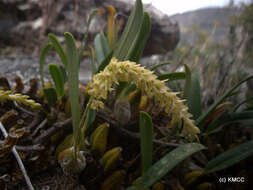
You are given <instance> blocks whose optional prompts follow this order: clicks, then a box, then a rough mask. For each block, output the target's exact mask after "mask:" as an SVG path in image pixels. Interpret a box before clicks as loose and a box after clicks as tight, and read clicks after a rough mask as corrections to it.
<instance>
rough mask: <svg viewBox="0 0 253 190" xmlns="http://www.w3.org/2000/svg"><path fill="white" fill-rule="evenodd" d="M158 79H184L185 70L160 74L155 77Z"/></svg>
mask: <svg viewBox="0 0 253 190" xmlns="http://www.w3.org/2000/svg"><path fill="white" fill-rule="evenodd" d="M157 78H158V79H159V80H169V81H173V80H183V79H185V72H175V73H167V74H161V75H159V76H158V77H157Z"/></svg>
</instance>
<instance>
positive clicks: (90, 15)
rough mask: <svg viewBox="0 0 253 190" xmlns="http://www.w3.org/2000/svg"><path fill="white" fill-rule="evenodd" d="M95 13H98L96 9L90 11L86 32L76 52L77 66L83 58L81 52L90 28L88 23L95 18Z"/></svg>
mask: <svg viewBox="0 0 253 190" xmlns="http://www.w3.org/2000/svg"><path fill="white" fill-rule="evenodd" d="M97 12H98V9H93V10H92V11H91V13H90V14H89V18H88V23H87V27H86V31H85V33H84V38H83V40H82V43H81V47H80V49H79V51H78V58H79V59H78V62H79V64H80V63H81V59H82V56H83V50H84V48H85V45H86V43H87V39H88V34H89V28H90V23H91V21H92V19H93V18H94V17H95V16H96V14H97Z"/></svg>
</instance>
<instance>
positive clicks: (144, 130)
mask: <svg viewBox="0 0 253 190" xmlns="http://www.w3.org/2000/svg"><path fill="white" fill-rule="evenodd" d="M139 126H140V134H141V160H142V171H143V172H142V173H145V172H146V171H147V170H148V169H149V168H150V167H151V166H152V153H153V138H154V131H153V124H152V119H151V117H150V116H149V115H148V114H147V113H145V112H140V121H139Z"/></svg>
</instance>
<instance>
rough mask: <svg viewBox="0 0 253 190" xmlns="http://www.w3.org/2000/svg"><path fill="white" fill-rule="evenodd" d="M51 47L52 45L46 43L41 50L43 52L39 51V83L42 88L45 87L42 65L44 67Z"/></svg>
mask: <svg viewBox="0 0 253 190" xmlns="http://www.w3.org/2000/svg"><path fill="white" fill-rule="evenodd" d="M51 47H52V44H50V43H48V44H47V45H46V46H45V47H44V48H43V50H42V51H41V54H40V81H41V85H42V87H44V86H45V82H44V71H43V68H44V65H45V60H46V56H47V55H48V53H49V51H50V49H51Z"/></svg>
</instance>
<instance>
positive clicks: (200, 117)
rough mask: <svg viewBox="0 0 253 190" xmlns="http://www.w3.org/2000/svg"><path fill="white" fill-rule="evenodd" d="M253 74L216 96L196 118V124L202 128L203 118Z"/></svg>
mask: <svg viewBox="0 0 253 190" xmlns="http://www.w3.org/2000/svg"><path fill="white" fill-rule="evenodd" d="M251 78H253V76H250V77H247V78H246V79H244V80H242V81H240V82H239V83H238V84H236V85H234V86H233V87H232V88H231V89H229V90H228V91H227V92H226V93H225V94H224V95H223V96H221V97H220V98H218V100H216V101H215V102H214V103H213V104H212V105H211V106H210V107H209V108H208V110H207V111H205V112H203V113H202V114H201V115H200V116H199V118H198V119H197V120H196V125H197V126H199V127H200V129H202V128H203V127H202V124H203V122H204V121H205V119H206V118H207V117H208V116H209V115H210V114H211V113H212V112H213V111H214V110H215V108H216V107H217V106H218V105H219V104H221V103H222V102H223V101H224V100H225V99H226V98H227V97H229V96H230V95H231V94H232V93H233V92H234V91H235V90H236V89H237V88H238V87H239V86H240V85H241V84H242V83H244V82H246V81H248V80H250V79H251Z"/></svg>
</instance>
